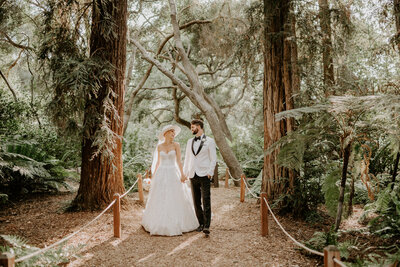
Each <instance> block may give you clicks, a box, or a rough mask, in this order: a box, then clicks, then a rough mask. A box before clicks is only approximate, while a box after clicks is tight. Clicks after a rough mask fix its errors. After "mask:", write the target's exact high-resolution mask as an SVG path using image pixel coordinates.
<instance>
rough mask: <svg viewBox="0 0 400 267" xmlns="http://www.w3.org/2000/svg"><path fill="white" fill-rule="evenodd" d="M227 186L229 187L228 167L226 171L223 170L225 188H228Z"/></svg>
mask: <svg viewBox="0 0 400 267" xmlns="http://www.w3.org/2000/svg"><path fill="white" fill-rule="evenodd" d="M228 187H229V169H228V168H226V171H225V188H228Z"/></svg>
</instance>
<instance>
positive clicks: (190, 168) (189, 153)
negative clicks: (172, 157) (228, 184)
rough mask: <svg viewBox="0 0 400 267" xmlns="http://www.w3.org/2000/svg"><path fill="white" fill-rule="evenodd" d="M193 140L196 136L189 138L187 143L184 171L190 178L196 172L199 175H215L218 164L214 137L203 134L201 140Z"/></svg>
mask: <svg viewBox="0 0 400 267" xmlns="http://www.w3.org/2000/svg"><path fill="white" fill-rule="evenodd" d="M193 140H194V138H191V139H189V140H188V142H187V145H186V153H185V162H184V164H183V173H184V174H185V175H186V176H187V177H188V178H193V177H194V174H195V173H196V174H197V176H207V175H210V176H213V174H214V168H215V165H216V164H217V154H216V148H215V141H214V139H212V138H211V137H208V136H205V135H204V134H203V135H202V136H201V138H200V140H198V141H196V142H194V141H193ZM194 153H195V154H194ZM196 154H197V155H196Z"/></svg>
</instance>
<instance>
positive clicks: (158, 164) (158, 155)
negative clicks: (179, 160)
mask: <svg viewBox="0 0 400 267" xmlns="http://www.w3.org/2000/svg"><path fill="white" fill-rule="evenodd" d="M158 166H160V146H157V163H156V168H155V169H154V173H153V174H152V175H154V174H155V173H156V172H157V169H158Z"/></svg>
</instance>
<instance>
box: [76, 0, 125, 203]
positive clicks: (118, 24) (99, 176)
mask: <svg viewBox="0 0 400 267" xmlns="http://www.w3.org/2000/svg"><path fill="white" fill-rule="evenodd" d="M126 34H127V0H94V1H93V10H92V28H91V37H90V57H91V59H92V60H93V61H94V62H98V63H99V62H102V63H103V65H104V66H107V65H109V66H110V68H109V70H110V78H100V80H99V87H98V88H97V89H96V90H93V91H92V92H91V93H90V94H89V95H88V97H87V99H86V103H85V115H84V136H83V143H82V170H81V182H80V186H79V191H78V195H77V196H76V198H75V200H74V204H75V205H77V206H78V207H79V208H83V209H95V208H99V207H103V206H104V205H106V204H108V203H109V202H110V201H111V200H112V198H113V195H114V193H122V192H123V191H124V190H125V188H124V184H123V173H122V172H123V170H122V139H121V136H122V131H123V115H124V90H125V88H124V87H125V85H124V77H125V68H126ZM105 68H106V67H105ZM103 135H105V136H106V137H105V138H104V136H103Z"/></svg>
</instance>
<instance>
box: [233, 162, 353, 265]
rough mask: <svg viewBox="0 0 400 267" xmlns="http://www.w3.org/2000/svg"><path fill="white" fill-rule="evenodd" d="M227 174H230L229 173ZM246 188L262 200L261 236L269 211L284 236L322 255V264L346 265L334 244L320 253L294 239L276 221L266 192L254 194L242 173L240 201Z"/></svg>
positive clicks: (265, 228) (305, 248)
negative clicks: (258, 194)
mask: <svg viewBox="0 0 400 267" xmlns="http://www.w3.org/2000/svg"><path fill="white" fill-rule="evenodd" d="M227 173H229V169H228V168H227ZM229 175H230V173H229ZM231 178H232V176H231ZM246 189H247V191H248V192H249V193H250V194H251V195H252V196H253V197H254V198H256V199H262V200H264V201H262V200H261V235H262V236H265V235H267V234H268V211H269V212H270V213H271V215H272V217H273V219H274V220H275V222H276V224H277V225H278V226H279V227H280V228H281V230H282V231H283V233H284V234H285V235H286V236H288V237H289V238H290V239H291V240H292V241H293V242H294V243H295V244H296V245H297V246H299V247H301V248H302V249H304V250H306V251H308V252H310V253H312V254H315V255H318V256H321V257H323V258H324V266H327V267H331V266H334V267H336V266H341V267H346V265H345V264H344V263H343V262H342V261H340V251H339V250H338V249H337V248H336V247H335V246H328V247H326V248H324V253H322V252H319V251H316V250H313V249H310V248H308V247H306V246H305V245H303V244H302V243H300V242H299V241H297V240H296V239H294V238H293V237H292V236H291V235H290V234H289V233H288V232H287V231H286V230H285V228H283V226H282V224H281V223H280V222H279V221H278V219H277V218H276V216H275V214H274V213H273V212H272V209H271V207H270V206H269V204H268V201H267V194H266V193H261V196H257V195H256V194H254V193H253V192H252V191H251V189H250V187H249V185H248V184H247V181H246V176H245V175H244V174H242V176H241V178H240V201H241V202H244V197H245V191H246ZM262 202H264V203H265V206H264V205H263V203H262ZM265 207H266V208H265Z"/></svg>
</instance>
